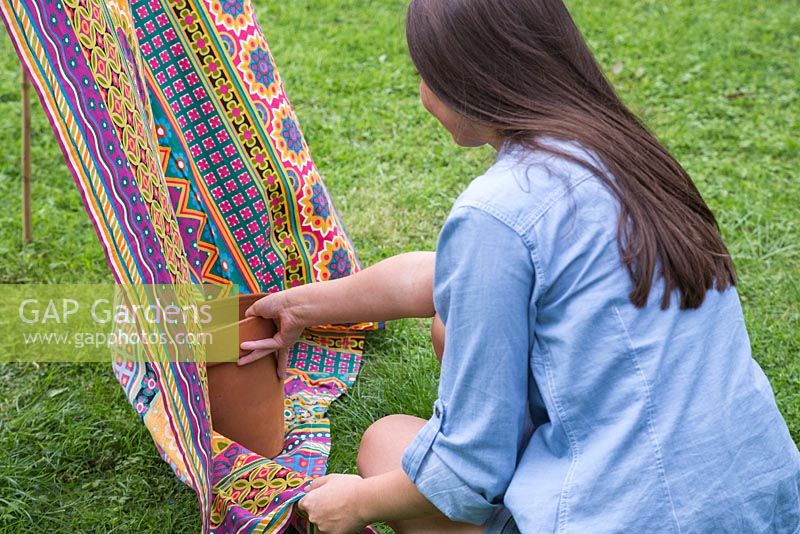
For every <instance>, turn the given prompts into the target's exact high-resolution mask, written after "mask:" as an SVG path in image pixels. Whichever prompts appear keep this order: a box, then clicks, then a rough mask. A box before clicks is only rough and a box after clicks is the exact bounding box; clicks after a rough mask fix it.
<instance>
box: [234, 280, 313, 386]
mask: <svg viewBox="0 0 800 534" xmlns="http://www.w3.org/2000/svg"><path fill="white" fill-rule="evenodd" d="M291 293H292V290H291V289H288V290H285V291H279V292H277V293H270V294H269V295H266V296H265V297H263V298H261V299H260V300H257V301H256V302H255V303H253V305H252V306H250V307H249V308H248V309H247V311H246V312H245V316H246V317H251V316H258V317H263V318H265V319H271V320H273V321H275V325H276V326H277V327H278V331H277V332H276V333H275V335H274V336H273V337H271V338H267V339H259V340H257V341H245V342H244V343H242V344H241V345H240V346H241V348H242V349H243V350H251V351H252V352H251V353H250V354H248V355H247V356H244V357H243V358H241V359H239V365H247V364H248V363H252V362H254V361H256V360H258V359H261V358H263V357H264V356H266V355H268V354H272V353H273V352H277V355H276V359H277V367H278V377H280V378H284V376H285V374H286V365H287V363H288V360H289V348H291V346H292V345H294V343H295V342H296V341H297V340H298V339H300V335H301V334H302V333H303V330H304V329H305V328H306V326H308V325H306V324H305V321H303V318H302V317H301V316H300V314H299V313H298V311H297V310H296V308H295V307H294V306H293V305H292V295H291Z"/></svg>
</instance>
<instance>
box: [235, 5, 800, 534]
mask: <svg viewBox="0 0 800 534" xmlns="http://www.w3.org/2000/svg"><path fill="white" fill-rule="evenodd" d="M407 37H408V44H409V51H410V54H411V59H412V61H413V62H414V65H415V66H416V68H417V70H418V72H419V74H420V76H421V78H422V80H421V83H420V95H421V99H422V102H423V104H424V105H425V107H426V109H427V110H428V111H430V112H431V113H432V114H433V115H434V116H435V117H436V118H437V119H439V121H440V122H441V123H442V125H443V126H444V127H445V128H446V129H447V130H448V131H449V132H450V133H451V134H452V136H453V139H454V141H455V142H456V143H458V144H459V145H462V146H479V145H483V144H489V145H491V146H492V147H494V148H495V149H496V150H497V151H498V158H497V161H496V163H495V164H494V165H493V166H492V168H491V169H489V170H488V171H487V172H486V173H485V174H484V175H482V176H480V177H478V178H476V179H475V180H473V181H472V182H471V183H470V184H469V186H468V187H467V189H466V190H465V191H464V192H463V193H462V194H461V195H460V196H459V198H458V199H457V200H456V203H455V205H454V206H453V209H452V210H451V212H450V215H449V217H448V219H447V221H446V222H445V224H444V227H443V229H442V231H441V233H440V235H439V239H438V242H437V250H436V254H435V257H434V256H433V255H431V254H424V253H417V254H410V255H402V256H398V257H395V258H390V259H389V260H386V261H384V262H381V263H379V264H377V265H375V266H374V267H371V268H369V269H366V270H364V271H363V272H361V273H358V274H356V275H354V276H352V277H350V278H348V279H344V280H339V281H333V282H326V283H321V284H313V285H311V286H306V287H301V288H295V289H291V290H289V291H285V292H283V293H280V294H276V295H272V296H269V297H266V298H265V299H264V300H262V301H260V302H258V303H257V304H256V305H255V306H254V308H253V309H252V310H251V313H255V314H259V315H263V316H265V317H271V318H275V319H277V320H278V321H279V323H280V326H281V331H280V332H279V333H278V335H277V336H276V337H275V338H274V339H271V340H265V341H261V342H253V343H250V344H245V345H243V348H246V349H260V352H258V353H255V354H254V355H253V357H254V358H255V357H259V356H260V355H262V354H264V353H265V352H266V351H269V350H275V349H285V348H286V347H288V346H289V345H290V344H291V343H292V342H293V340H294V339H296V338H297V336H298V335H299V332H300V331H301V330H302V328H303V327H305V326H310V325H314V324H321V323H329V322H355V321H365V320H385V319H393V318H399V317H430V316H433V315H434V313H438V315H439V316H440V317H441V320H442V323H443V325H444V330H445V340H444V354H443V358H442V370H441V380H440V386H439V399H438V400H437V401H436V403H435V405H434V413H433V416H432V417H431V419H430V420H428V421H427V422H426V421H424V420H420V419H417V418H413V417H409V416H402V415H398V416H391V417H388V418H384V419H382V420H380V421H378V422H376V423H375V424H373V426H372V427H370V429H369V430H368V431H367V433H366V434H365V436H364V438H363V441H362V444H361V450H360V452H359V460H358V466H359V472H360V473H361V475H362V477H363V478H362V477H357V476H352V475H351V476H345V475H331V476H327V477H323V478H321V479H318V480H316V481H315V482H314V483H313V484H312V485H311V487H310V488H309V489H310V491H309V493H308V494H307V496H306V497H305V498H304V499H303V500H302V501H300V508H301V509H302V510H305V511H306V513H307V514H308V516H309V518H310V519H311V520H312V521H313V522H315V523H316V524H317V525H318V526H319V527H320V529H321V530H322V531H323V532H331V533H337V532H352V531H354V530H357V529H358V528H359V527H361V526H363V525H365V524H367V523H369V522H372V521H378V520H382V521H387V522H389V523H390V524H391V525H392V526H393V527H394V528H395V529H396V530H398V531H403V532H436V531H469V530H481V529H484V530H486V531H489V532H517V531H522V532H551V531H553V532H555V531H558V532H592V533H595V532H620V531H622V532H710V531H721V532H796V531H797V530H798V529H800V490H799V489H798V488H799V487H800V453H798V450H797V447H796V446H795V445H794V443H793V442H792V439H791V437H790V435H789V432H788V429H787V427H786V424H785V422H784V421H783V419H782V417H781V415H780V413H779V411H778V409H777V406H776V404H775V399H774V396H773V393H772V390H771V388H770V385H769V382H768V381H767V379H766V377H765V376H764V374H763V372H762V371H761V369H760V368H759V367H758V365H757V363H756V362H755V361H754V360H753V359H752V357H751V353H750V344H749V340H748V336H747V331H746V329H745V325H744V320H743V316H742V310H741V305H740V302H739V298H738V295H737V292H736V290H735V287H734V286H735V283H736V276H735V272H734V267H733V262H732V260H731V258H730V255H729V254H728V251H727V249H726V247H725V244H724V243H723V241H722V238H721V236H720V234H719V231H718V228H717V225H716V221H715V218H714V216H713V214H712V213H711V211H710V210H709V208H708V207H707V206H706V204H705V202H704V201H703V199H702V198H701V196H700V194H699V192H698V191H697V189H696V187H695V186H694V184H693V183H692V181H691V179H690V177H689V176H688V175H687V174H686V172H685V171H684V170H683V168H682V167H681V166H680V165H679V164H678V163H677V161H676V160H675V159H674V158H673V157H672V156H671V155H670V154H669V153H668V151H667V150H666V149H665V148H664V147H663V146H662V145H661V144H660V143H659V142H658V141H657V140H656V139H655V137H654V136H653V135H652V134H650V133H649V132H648V131H647V130H646V128H645V127H644V126H643V125H642V124H641V123H640V122H639V121H638V120H637V119H636V117H634V116H633V114H632V113H631V112H630V111H629V110H628V109H627V108H626V107H625V106H624V104H623V103H622V102H621V101H620V100H619V98H618V97H617V95H616V94H615V92H614V90H613V89H612V87H611V86H610V84H609V83H608V81H607V80H606V79H605V77H604V76H603V74H602V72H601V70H600V68H599V67H598V65H597V63H596V62H595V60H594V59H593V57H592V55H591V53H590V52H589V50H588V48H587V46H586V44H585V42H584V40H583V38H582V37H581V35H580V32H579V31H578V29H577V28H576V26H575V24H574V22H573V21H572V19H571V17H570V15H569V13H568V11H567V10H566V8H565V6H564V5H563V3H562V2H561V0H413V1H412V2H411V4H410V6H409V10H408V18H407ZM436 324H438V323H435V326H436ZM398 387H402V385H400V384H399V385H398Z"/></svg>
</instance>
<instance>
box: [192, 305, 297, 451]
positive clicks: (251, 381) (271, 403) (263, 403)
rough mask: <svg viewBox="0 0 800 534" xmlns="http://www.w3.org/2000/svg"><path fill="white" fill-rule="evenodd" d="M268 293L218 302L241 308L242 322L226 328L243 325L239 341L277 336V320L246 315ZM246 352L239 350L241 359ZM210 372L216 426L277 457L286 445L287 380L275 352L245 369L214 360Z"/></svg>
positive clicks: (211, 400) (212, 416) (211, 399)
mask: <svg viewBox="0 0 800 534" xmlns="http://www.w3.org/2000/svg"><path fill="white" fill-rule="evenodd" d="M263 296H264V295H263V294H252V295H241V296H240V297H239V298H238V299H223V300H222V301H219V302H218V303H215V304H214V306H215V307H216V306H238V308H239V323H236V324H232V325H229V326H225V327H224V328H238V330H239V339H240V341H250V340H257V339H264V338H268V337H272V336H273V335H275V332H276V331H277V328H276V325H275V323H274V322H273V321H271V320H268V319H263V318H261V317H248V318H245V317H244V312H245V311H246V310H247V308H249V307H250V305H251V304H252V303H253V302H255V301H256V300H258V299H259V298H261V297H263ZM237 300H238V302H237ZM231 301H232V302H231ZM247 353H248V351H242V350H241V349H240V351H239V357H240V358H241V357H242V356H244V355H245V354H247ZM207 371H208V397H209V401H210V403H211V422H212V427H213V428H214V430H215V431H217V432H219V433H220V434H222V435H223V436H225V437H228V438H230V439H232V440H234V441H236V442H238V443H240V444H242V445H243V446H245V447H247V448H248V449H250V450H251V451H253V452H256V453H258V454H260V455H262V456H264V457H267V458H272V457H274V456H276V455H278V454H279V453H280V452H281V450H282V448H283V440H284V433H285V429H284V417H283V412H284V406H283V381H282V380H280V379H279V378H278V373H277V369H276V361H275V357H274V355H270V356H266V357H264V358H261V359H260V360H257V361H255V362H253V363H250V364H247V365H243V366H241V367H240V366H238V365H236V363H213V362H209V363H208V367H207Z"/></svg>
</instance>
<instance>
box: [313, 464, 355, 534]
mask: <svg viewBox="0 0 800 534" xmlns="http://www.w3.org/2000/svg"><path fill="white" fill-rule="evenodd" d="M363 483H364V479H363V478H361V477H360V476H358V475H328V476H324V477H320V478H318V479H316V480H314V481H313V482H312V483H311V485H310V486H309V487H308V493H307V494H306V496H305V497H303V498H302V499H300V502H298V503H297V506H298V508H299V509H300V510H301V511H303V512H305V513H306V514H307V515H308V519H309V521H311V522H312V523H314V524H315V525H317V527H318V528H319V530H320V532H321V533H322V534H353V533H354V532H360V531H361V529H362V528H364V527H365V526H366V525H367V523H368V521H366V520H365V519H363V517H362V513H361V508H362V505H363V500H362V498H361V497H360V493H359V490H360V488H361V485H362V484H363Z"/></svg>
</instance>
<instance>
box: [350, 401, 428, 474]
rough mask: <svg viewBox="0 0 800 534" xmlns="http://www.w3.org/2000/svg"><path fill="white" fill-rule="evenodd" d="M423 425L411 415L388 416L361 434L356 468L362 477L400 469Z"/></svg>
mask: <svg viewBox="0 0 800 534" xmlns="http://www.w3.org/2000/svg"><path fill="white" fill-rule="evenodd" d="M424 425H425V420H424V419H420V418H419V417H413V416H410V415H388V416H386V417H383V418H381V419H378V420H377V421H375V422H374V423H372V425H370V427H369V428H368V429H367V431H366V432H364V436H363V437H362V438H361V445H360V446H359V448H358V458H357V460H356V465H357V467H358V472H359V474H360V475H361V476H362V477H371V476H375V475H379V474H381V473H386V472H388V471H391V470H393V469H396V468H398V467H400V465H401V462H402V459H403V452H404V451H405V448H406V447H407V446H408V444H409V443H411V440H413V439H414V436H416V435H417V432H419V429H420V428H422V427H423V426H424Z"/></svg>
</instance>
